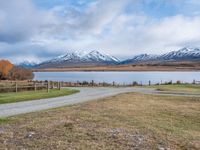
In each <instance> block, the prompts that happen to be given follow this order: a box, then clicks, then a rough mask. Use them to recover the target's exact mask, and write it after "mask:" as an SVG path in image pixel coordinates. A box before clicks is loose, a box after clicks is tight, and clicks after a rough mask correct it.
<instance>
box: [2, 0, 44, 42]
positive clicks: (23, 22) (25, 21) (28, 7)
mask: <svg viewBox="0 0 200 150" xmlns="http://www.w3.org/2000/svg"><path fill="white" fill-rule="evenodd" d="M41 14H42V13H40V12H39V11H38V10H37V9H36V8H35V7H34V5H33V3H32V1H31V0H20V1H16V0H6V1H5V0H0V41H1V42H8V43H15V42H19V41H23V40H27V39H29V38H31V36H32V35H33V34H35V33H36V32H37V29H38V28H39V26H40V21H41V16H42V15H41Z"/></svg>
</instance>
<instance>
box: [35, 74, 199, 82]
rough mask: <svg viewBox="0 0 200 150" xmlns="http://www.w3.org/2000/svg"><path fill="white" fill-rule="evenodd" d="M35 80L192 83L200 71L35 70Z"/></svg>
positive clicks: (197, 79)
mask: <svg viewBox="0 0 200 150" xmlns="http://www.w3.org/2000/svg"><path fill="white" fill-rule="evenodd" d="M34 74H35V78H34V80H51V81H65V82H77V81H80V82H83V81H87V82H91V81H92V80H94V81H95V82H96V83H102V82H107V83H112V82H113V81H114V82H116V83H119V84H131V83H132V82H134V81H136V82H138V83H142V84H148V83H149V80H151V83H152V84H156V83H164V82H169V81H171V80H172V81H173V82H176V81H181V82H187V83H192V82H193V80H196V81H200V72H35V73H34Z"/></svg>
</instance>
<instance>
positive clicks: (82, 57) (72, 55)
mask: <svg viewBox="0 0 200 150" xmlns="http://www.w3.org/2000/svg"><path fill="white" fill-rule="evenodd" d="M63 61H76V62H77V61H80V62H119V60H118V59H117V58H115V57H113V56H110V55H107V54H102V53H100V52H98V51H91V52H89V53H87V52H85V51H83V52H79V51H75V52H69V53H67V54H65V55H61V56H58V57H56V58H54V59H52V60H50V61H48V62H63Z"/></svg>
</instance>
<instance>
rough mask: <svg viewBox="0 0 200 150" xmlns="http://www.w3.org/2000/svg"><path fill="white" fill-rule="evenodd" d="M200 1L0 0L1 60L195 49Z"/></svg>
mask: <svg viewBox="0 0 200 150" xmlns="http://www.w3.org/2000/svg"><path fill="white" fill-rule="evenodd" d="M199 8H200V0H0V58H1V59H2V58H4V59H10V60H11V61H13V62H21V61H27V60H28V61H43V60H46V59H50V58H52V57H56V56H58V55H60V54H64V53H66V52H68V51H73V50H79V51H83V50H86V51H90V50H99V51H101V52H104V53H109V54H111V55H114V56H117V57H119V58H122V59H123V58H126V57H131V56H133V55H137V54H140V53H151V54H160V53H164V52H167V51H172V50H176V49H178V48H182V47H185V46H192V47H199V46H200V9H199Z"/></svg>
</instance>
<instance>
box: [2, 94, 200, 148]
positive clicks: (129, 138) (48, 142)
mask: <svg viewBox="0 0 200 150" xmlns="http://www.w3.org/2000/svg"><path fill="white" fill-rule="evenodd" d="M0 149H37V150H40V149H41V150H42V149H45V150H48V149H86V150H87V149H88V150H89V149H99V150H103V149H105V150H106V149H107V150H110V149H121V150H125V149H135V150H147V149H148V150H156V149H160V150H162V149H163V150H164V149H166V150H174V149H178V150H179V149H182V150H187V149H188V150H198V149H200V98H187V97H170V96H153V95H143V94H137V93H127V94H121V95H117V96H114V97H110V98H105V99H102V100H97V101H92V102H87V103H83V104H79V105H74V106H69V107H63V108H58V109H53V110H48V111H42V112H37V113H30V114H27V115H22V116H17V117H11V118H8V119H5V118H4V119H3V118H2V119H0Z"/></svg>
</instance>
